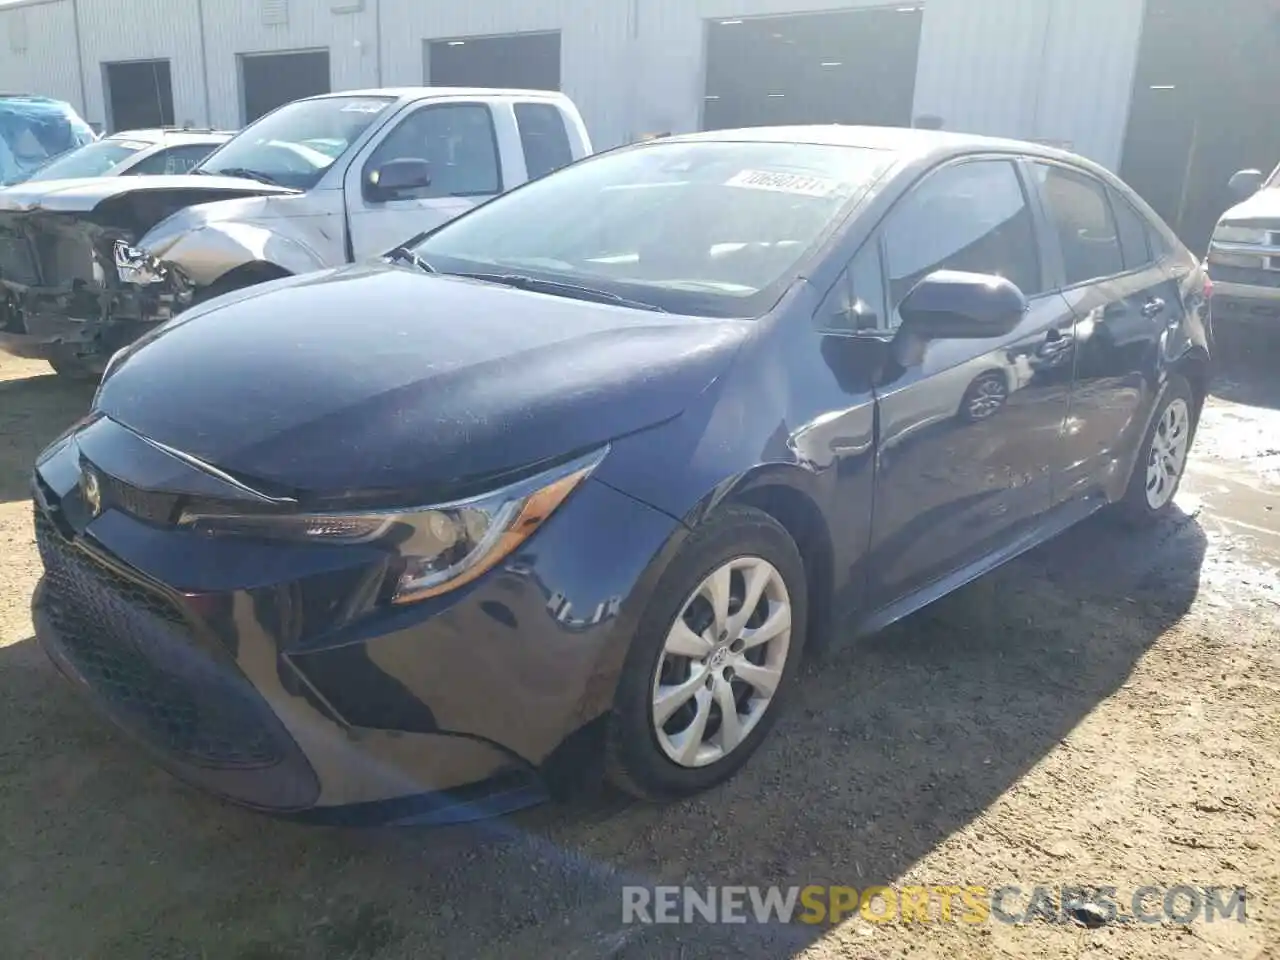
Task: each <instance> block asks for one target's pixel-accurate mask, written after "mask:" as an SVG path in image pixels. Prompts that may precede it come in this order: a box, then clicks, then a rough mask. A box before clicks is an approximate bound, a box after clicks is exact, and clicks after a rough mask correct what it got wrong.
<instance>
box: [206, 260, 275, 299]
mask: <svg viewBox="0 0 1280 960" xmlns="http://www.w3.org/2000/svg"><path fill="white" fill-rule="evenodd" d="M287 276H289V274H288V272H287V271H285V270H281V269H279V268H278V267H270V266H262V267H252V266H249V267H240V268H238V269H236V270H232V271H231V272H230V273H228V274H226V275H225V276H222V277H219V278H218V279H217V280H215V281H213V283H211V284H209V286H207V287H205V288H204V289H203V290H197V291H196V295H195V296H194V297H192V298H191V306H193V307H194V306H197V305H199V304H201V303H204V302H205V301H207V300H212V299H213V298H214V297H220V296H222V295H223V294H224V293H231V292H232V291H235V290H243V289H244V288H245V287H252V286H256V285H257V284H259V283H266V282H267V281H268V280H279V279H281V278H282V277H287Z"/></svg>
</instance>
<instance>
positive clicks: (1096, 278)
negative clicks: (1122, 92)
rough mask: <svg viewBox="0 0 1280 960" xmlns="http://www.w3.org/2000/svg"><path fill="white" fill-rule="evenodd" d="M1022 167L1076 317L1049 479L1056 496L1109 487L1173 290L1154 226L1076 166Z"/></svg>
mask: <svg viewBox="0 0 1280 960" xmlns="http://www.w3.org/2000/svg"><path fill="white" fill-rule="evenodd" d="M1028 168H1029V169H1030V170H1031V171H1032V176H1031V180H1032V182H1033V183H1034V184H1035V185H1036V188H1037V190H1038V191H1039V192H1040V196H1041V200H1042V202H1043V205H1044V210H1045V214H1046V217H1047V218H1048V220H1049V223H1050V225H1051V227H1052V230H1051V233H1052V235H1053V237H1054V239H1055V240H1056V247H1057V249H1056V250H1055V251H1054V256H1055V258H1056V259H1057V261H1058V267H1059V269H1060V270H1061V281H1062V283H1063V296H1064V297H1065V298H1066V300H1067V302H1068V303H1069V304H1070V305H1071V308H1072V311H1073V313H1074V314H1075V318H1076V322H1075V336H1074V343H1075V350H1074V353H1075V359H1074V386H1073V388H1072V394H1071V413H1070V417H1069V420H1068V429H1067V430H1066V431H1065V434H1064V438H1063V439H1064V443H1065V444H1066V450H1065V454H1066V466H1065V468H1064V469H1063V471H1062V473H1061V474H1060V476H1059V477H1058V478H1057V479H1056V481H1055V484H1054V499H1055V501H1057V502H1062V501H1065V500H1071V499H1075V498H1078V497H1081V496H1086V495H1089V494H1090V493H1095V492H1098V491H1099V490H1100V489H1102V488H1110V487H1111V486H1113V484H1114V483H1115V482H1116V480H1117V476H1116V473H1117V471H1119V470H1123V469H1124V468H1125V467H1126V466H1127V464H1128V463H1129V454H1131V453H1132V451H1133V449H1134V446H1135V444H1137V443H1138V442H1140V440H1141V434H1142V432H1143V431H1144V430H1145V429H1146V416H1145V414H1146V413H1147V411H1148V410H1149V409H1150V405H1151V403H1152V402H1153V401H1154V398H1155V391H1156V389H1157V383H1158V374H1159V355H1160V349H1161V343H1162V341H1163V339H1164V338H1165V336H1166V333H1167V331H1168V330H1169V329H1170V328H1174V327H1177V326H1178V324H1179V323H1181V321H1182V319H1183V313H1182V311H1183V307H1182V297H1181V295H1180V292H1179V289H1178V284H1177V282H1176V280H1175V279H1174V278H1173V277H1172V276H1171V275H1170V273H1169V272H1168V271H1167V270H1166V269H1165V267H1164V266H1163V265H1162V263H1161V261H1162V259H1163V253H1164V247H1162V246H1160V245H1159V244H1158V240H1153V236H1152V234H1153V231H1154V228H1153V227H1152V226H1151V225H1150V224H1149V223H1148V222H1147V220H1146V218H1145V217H1144V216H1143V215H1142V214H1141V213H1139V211H1138V210H1137V209H1135V208H1134V206H1133V205H1132V204H1131V203H1129V201H1128V200H1126V199H1125V198H1124V197H1123V196H1122V195H1121V194H1120V193H1119V192H1118V191H1116V190H1115V189H1113V188H1112V187H1110V186H1109V185H1107V184H1105V183H1104V182H1103V181H1102V180H1100V179H1098V178H1097V177H1094V176H1093V175H1092V174H1090V173H1088V172H1086V171H1084V170H1081V169H1079V168H1077V167H1072V166H1067V165H1064V164H1056V163H1049V162H1040V161H1036V162H1034V163H1031V164H1029V165H1028ZM1156 237H1158V234H1156Z"/></svg>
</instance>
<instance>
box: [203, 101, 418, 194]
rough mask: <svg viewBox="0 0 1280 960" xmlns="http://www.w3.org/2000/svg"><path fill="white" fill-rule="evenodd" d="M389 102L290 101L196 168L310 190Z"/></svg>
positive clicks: (245, 130) (238, 135) (258, 121)
mask: <svg viewBox="0 0 1280 960" xmlns="http://www.w3.org/2000/svg"><path fill="white" fill-rule="evenodd" d="M393 102H394V101H393V100H392V98H390V97H323V98H321V99H319V100H298V101H295V102H294V103H290V104H288V105H287V106H283V107H281V108H280V109H279V110H276V111H274V112H272V113H269V114H267V115H266V116H265V117H263V118H262V119H260V120H257V121H255V122H254V123H252V124H250V125H249V126H248V127H246V128H245V129H244V130H242V131H241V132H240V133H239V134H237V135H236V136H235V137H233V138H232V139H231V140H229V141H227V143H226V144H224V145H223V146H222V148H221V149H219V150H217V151H215V152H214V153H213V154H212V155H210V156H209V157H207V158H206V159H205V161H204V162H203V163H202V164H200V166H198V167H197V168H196V170H197V171H199V172H201V173H211V174H226V175H229V176H240V177H244V176H247V177H251V178H254V177H256V178H257V179H261V180H265V181H268V182H271V183H278V184H280V185H281V186H285V187H293V188H295V189H298V190H309V189H311V188H312V187H314V186H315V185H316V184H317V183H319V182H320V178H321V177H323V176H324V174H325V171H326V170H328V169H329V167H331V166H333V164H334V161H335V160H336V159H337V158H338V157H340V156H341V155H342V154H343V153H345V152H346V150H347V149H348V148H349V147H350V146H351V144H352V143H354V142H355V141H356V140H357V139H358V138H359V137H360V135H361V134H363V133H364V132H365V130H367V129H368V128H369V125H370V124H372V123H373V122H374V120H376V119H377V118H378V116H379V115H380V114H381V113H382V112H383V111H384V110H386V109H387V107H389V106H390V105H391V104H392V103H393Z"/></svg>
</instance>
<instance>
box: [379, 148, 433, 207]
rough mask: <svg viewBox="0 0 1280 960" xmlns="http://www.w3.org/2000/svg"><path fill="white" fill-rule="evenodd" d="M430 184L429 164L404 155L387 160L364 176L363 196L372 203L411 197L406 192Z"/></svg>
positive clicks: (409, 192) (411, 191)
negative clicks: (397, 158)
mask: <svg viewBox="0 0 1280 960" xmlns="http://www.w3.org/2000/svg"><path fill="white" fill-rule="evenodd" d="M429 186H431V164H429V163H427V161H425V160H418V159H416V158H412V157H404V158H402V159H399V160H388V161H387V162H386V163H384V164H382V166H380V167H374V168H373V169H372V170H370V171H369V172H368V174H366V176H365V181H364V196H365V199H366V200H369V201H370V202H372V203H386V202H387V201H389V200H408V199H411V197H410V196H407V194H412V193H413V192H414V191H416V190H422V189H423V188H425V187H429Z"/></svg>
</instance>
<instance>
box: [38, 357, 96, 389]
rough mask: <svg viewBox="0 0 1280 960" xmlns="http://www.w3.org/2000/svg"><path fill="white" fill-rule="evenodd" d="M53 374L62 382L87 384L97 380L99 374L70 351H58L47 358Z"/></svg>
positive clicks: (86, 361) (84, 360)
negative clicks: (74, 381) (70, 381)
mask: <svg viewBox="0 0 1280 960" xmlns="http://www.w3.org/2000/svg"><path fill="white" fill-rule="evenodd" d="M48 363H49V366H51V367H53V372H54V373H56V374H57V375H58V376H59V377H61V378H62V379H64V380H76V381H80V382H82V383H87V382H89V381H92V380H96V379H98V377H99V376H101V374H100V373H99V372H98V371H97V370H95V369H94V367H93V366H92V365H91V364H90V363H89V361H88V360H86V359H84V358H82V357H80V356H77V355H76V354H74V353H72V352H70V351H60V352H58V353H55V354H54V355H53V356H51V357H49V358H48Z"/></svg>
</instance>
